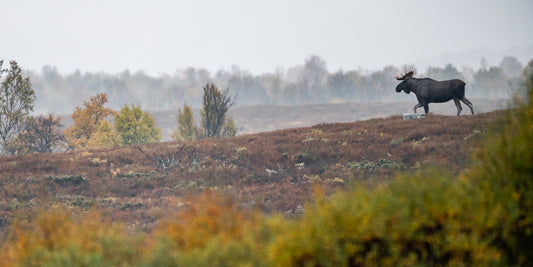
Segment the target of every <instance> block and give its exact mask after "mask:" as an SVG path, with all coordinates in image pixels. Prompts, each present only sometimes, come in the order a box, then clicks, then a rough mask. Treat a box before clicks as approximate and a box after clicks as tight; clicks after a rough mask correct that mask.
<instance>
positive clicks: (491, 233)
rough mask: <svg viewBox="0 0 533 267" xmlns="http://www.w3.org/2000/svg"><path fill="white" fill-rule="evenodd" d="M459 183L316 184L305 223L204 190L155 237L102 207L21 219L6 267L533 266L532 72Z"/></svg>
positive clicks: (436, 175) (441, 174) (416, 177)
mask: <svg viewBox="0 0 533 267" xmlns="http://www.w3.org/2000/svg"><path fill="white" fill-rule="evenodd" d="M525 88H527V94H526V95H527V97H526V98H523V99H521V100H520V99H517V100H516V101H515V102H516V107H515V108H513V109H510V110H509V111H508V112H507V113H506V115H505V116H504V117H503V118H501V120H500V122H499V123H498V124H497V125H495V126H494V128H493V129H491V130H490V132H491V133H490V134H487V135H486V140H485V142H484V143H483V144H482V145H480V146H479V147H478V148H476V151H475V153H474V154H473V155H472V158H471V160H470V163H469V165H468V166H467V168H465V169H464V171H463V172H461V173H460V174H459V175H458V176H457V177H453V176H452V175H450V174H448V173H447V172H446V171H442V170H438V169H419V170H417V171H416V173H403V174H399V175H398V176H397V177H396V178H395V179H394V180H393V181H391V182H388V183H385V184H375V185H370V186H369V185H368V184H354V185H353V186H352V189H349V190H346V191H340V192H337V193H335V194H333V195H330V196H328V197H326V196H325V194H323V193H322V191H321V189H320V187H319V186H317V189H316V192H315V196H314V201H313V203H309V204H307V205H306V206H305V207H304V208H303V209H304V212H303V214H302V215H301V216H300V217H297V218H293V219H287V218H285V217H283V216H281V215H264V214H261V213H259V212H257V211H254V210H252V209H248V208H244V207H242V206H240V205H238V204H237V203H238V201H236V200H235V199H233V198H231V197H230V196H222V195H219V194H217V193H215V192H209V191H208V192H205V193H204V194H202V195H201V196H199V197H192V198H190V199H189V200H188V201H187V202H186V203H185V205H187V208H186V209H185V210H184V211H180V212H179V213H176V214H168V216H167V219H165V220H163V222H162V223H160V225H159V226H158V227H156V229H155V230H153V231H152V232H150V233H138V232H135V231H131V230H130V229H128V228H127V227H126V226H125V225H124V224H122V223H121V222H117V221H109V220H107V219H106V217H105V216H104V215H102V214H101V213H99V211H96V210H92V211H90V212H82V211H71V210H68V209H66V208H64V207H60V206H57V207H52V208H49V209H47V210H42V211H41V212H40V213H39V214H35V215H31V216H19V217H20V218H19V219H17V220H15V221H13V222H12V226H11V229H10V233H9V234H8V236H7V237H6V238H5V240H4V241H3V244H2V249H1V251H0V258H2V259H3V261H2V264H4V265H6V266H404V265H430V266H435V265H473V266H489V265H506V266H507V265H531V264H533V253H532V251H533V247H532V246H533V212H532V208H533V177H532V175H533V156H532V153H533V143H532V142H533V105H532V103H533V75H531V76H529V79H528V80H527V81H526V82H525Z"/></svg>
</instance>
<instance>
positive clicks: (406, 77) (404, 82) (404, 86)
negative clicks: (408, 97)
mask: <svg viewBox="0 0 533 267" xmlns="http://www.w3.org/2000/svg"><path fill="white" fill-rule="evenodd" d="M414 74H415V72H414V71H412V70H411V71H408V72H406V73H404V74H403V75H402V76H396V80H398V81H402V82H401V83H400V84H398V86H396V93H399V92H401V91H402V90H403V91H404V92H405V93H406V94H409V93H411V89H410V88H409V86H408V84H407V82H408V81H409V78H411V77H413V75H414Z"/></svg>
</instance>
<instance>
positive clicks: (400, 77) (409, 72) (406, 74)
mask: <svg viewBox="0 0 533 267" xmlns="http://www.w3.org/2000/svg"><path fill="white" fill-rule="evenodd" d="M413 75H415V71H414V70H410V71H408V72H406V73H404V74H403V75H402V76H396V80H398V81H401V80H405V78H407V77H413Z"/></svg>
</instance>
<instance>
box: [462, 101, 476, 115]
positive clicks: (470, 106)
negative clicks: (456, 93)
mask: <svg viewBox="0 0 533 267" xmlns="http://www.w3.org/2000/svg"><path fill="white" fill-rule="evenodd" d="M461 101H463V103H465V104H466V105H467V106H468V107H469V108H470V111H472V115H474V105H472V102H470V101H469V100H468V99H466V97H463V99H461Z"/></svg>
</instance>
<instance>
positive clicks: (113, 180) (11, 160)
mask: <svg viewBox="0 0 533 267" xmlns="http://www.w3.org/2000/svg"><path fill="white" fill-rule="evenodd" d="M499 113H500V112H490V113H483V114H478V115H475V116H460V117H456V116H440V115H429V116H428V117H427V118H425V119H422V120H410V121H404V120H402V119H401V118H400V116H392V117H389V118H386V119H371V120H367V121H360V122H352V123H332V124H319V125H315V126H312V127H307V128H298V129H287V130H279V131H274V132H267V133H259V134H250V135H243V136H238V137H235V138H228V139H207V140H200V141H194V142H188V143H180V142H166V143H158V144H148V145H142V146H129V147H117V148H113V149H102V150H90V151H83V152H71V153H64V154H52V155H50V154H34V155H30V156H22V157H2V158H0V188H2V190H1V191H0V227H1V228H0V230H1V231H2V232H5V230H6V227H7V226H8V225H9V223H10V222H11V221H12V220H13V218H17V216H19V217H20V216H22V217H24V216H26V215H27V214H31V213H32V212H33V211H36V210H40V209H42V208H46V207H50V206H55V205H63V206H69V207H72V208H74V209H79V210H88V209H90V208H91V207H95V208H98V209H99V210H102V211H103V214H104V216H105V217H109V218H111V219H120V220H121V221H124V222H126V223H127V224H128V225H130V227H132V228H135V229H141V230H145V231H148V230H150V229H152V228H153V226H154V225H156V224H157V223H158V222H159V220H160V219H162V218H165V217H166V215H167V214H168V212H169V211H176V210H179V209H181V208H182V207H183V206H186V204H187V203H188V201H189V200H188V199H189V197H190V196H191V195H197V194H200V193H201V192H203V191H205V190H206V189H215V190H216V191H218V192H222V193H223V194H229V195H233V196H235V197H236V199H237V201H238V203H239V205H241V206H243V207H248V206H251V207H256V208H259V209H260V210H262V211H263V212H267V213H272V212H279V213H283V214H285V215H286V216H289V217H290V216H294V215H298V214H299V213H301V212H302V210H303V208H302V207H303V206H304V203H305V202H307V201H311V200H312V197H311V196H312V192H313V191H314V190H315V186H316V185H319V186H320V187H321V188H322V190H324V192H325V193H326V194H329V193H331V192H332V191H333V190H334V189H335V188H346V187H349V186H350V184H352V183H353V182H354V181H363V182H365V183H370V184H380V183H383V182H386V181H388V180H389V179H390V178H391V177H392V176H393V174H394V173H395V172H397V171H400V170H407V171H413V172H415V171H416V170H418V169H419V168H421V167H423V166H436V167H439V168H442V169H444V170H447V171H449V172H450V174H457V173H459V172H460V171H461V170H462V169H463V168H464V166H465V164H467V161H468V158H469V157H468V155H469V154H470V153H471V149H472V143H474V142H477V141H478V140H479V139H480V137H481V136H482V135H484V133H485V129H486V128H487V126H489V125H491V124H493V123H494V121H495V120H496V118H497V116H498V114H499Z"/></svg>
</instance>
